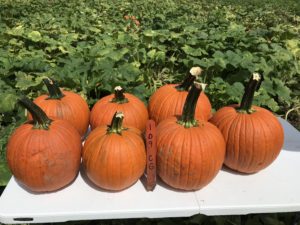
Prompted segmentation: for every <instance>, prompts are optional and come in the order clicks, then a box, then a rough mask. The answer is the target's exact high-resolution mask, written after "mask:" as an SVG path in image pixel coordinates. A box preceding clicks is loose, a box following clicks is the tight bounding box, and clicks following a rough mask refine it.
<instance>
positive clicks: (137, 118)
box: [90, 86, 149, 131]
mask: <svg viewBox="0 0 300 225" xmlns="http://www.w3.org/2000/svg"><path fill="white" fill-rule="evenodd" d="M117 111H121V112H123V113H124V126H130V127H136V128H138V129H140V130H141V131H144V130H145V128H146V123H147V120H148V117H149V116H148V111H147V108H146V106H145V105H144V103H143V102H142V101H141V100H140V99H138V98H137V97H135V96H134V95H132V94H129V93H124V89H123V88H122V87H120V86H117V87H116V88H115V93H114V94H111V95H108V96H106V97H104V98H101V99H100V100H99V101H98V102H97V103H96V104H95V105H94V107H93V109H92V111H91V119H90V124H91V127H92V129H95V128H96V127H98V126H102V125H109V124H110V122H111V120H112V118H113V116H114V114H115V112H117Z"/></svg>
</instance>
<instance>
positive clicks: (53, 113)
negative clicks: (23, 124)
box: [28, 78, 90, 136]
mask: <svg viewBox="0 0 300 225" xmlns="http://www.w3.org/2000/svg"><path fill="white" fill-rule="evenodd" d="M43 82H44V83H45V85H46V86H47V89H48V91H49V94H48V95H41V96H39V97H37V98H36V99H35V100H34V103H35V104H37V105H38V106H39V107H41V108H42V109H43V110H44V112H45V113H46V114H47V115H48V116H50V117H57V118H59V119H63V120H67V121H69V122H70V123H71V124H72V125H73V126H74V127H75V128H76V129H77V130H78V132H79V133H80V135H81V136H84V135H85V133H86V132H87V129H88V126H89V119H90V110H89V106H88V104H87V103H86V101H85V100H84V99H83V98H82V97H81V96H80V95H78V94H76V93H74V92H71V91H62V90H60V88H59V86H58V84H57V82H56V81H54V80H52V79H50V78H47V79H43ZM28 119H32V116H31V115H30V114H28Z"/></svg>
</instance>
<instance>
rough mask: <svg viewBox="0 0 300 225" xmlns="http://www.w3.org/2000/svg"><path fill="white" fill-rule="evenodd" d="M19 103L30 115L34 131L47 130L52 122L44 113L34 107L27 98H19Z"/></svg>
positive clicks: (36, 106)
mask: <svg viewBox="0 0 300 225" xmlns="http://www.w3.org/2000/svg"><path fill="white" fill-rule="evenodd" d="M19 103H20V104H21V105H22V106H24V107H25V108H26V109H27V110H28V111H29V112H30V113H31V115H32V118H33V128H34V129H43V130H48V129H49V126H50V124H51V122H52V120H51V119H49V117H48V116H47V115H46V113H45V112H44V111H43V110H42V109H41V108H40V107H39V106H38V105H36V104H35V103H34V102H32V101H31V100H30V99H29V98H27V97H22V98H20V99H19Z"/></svg>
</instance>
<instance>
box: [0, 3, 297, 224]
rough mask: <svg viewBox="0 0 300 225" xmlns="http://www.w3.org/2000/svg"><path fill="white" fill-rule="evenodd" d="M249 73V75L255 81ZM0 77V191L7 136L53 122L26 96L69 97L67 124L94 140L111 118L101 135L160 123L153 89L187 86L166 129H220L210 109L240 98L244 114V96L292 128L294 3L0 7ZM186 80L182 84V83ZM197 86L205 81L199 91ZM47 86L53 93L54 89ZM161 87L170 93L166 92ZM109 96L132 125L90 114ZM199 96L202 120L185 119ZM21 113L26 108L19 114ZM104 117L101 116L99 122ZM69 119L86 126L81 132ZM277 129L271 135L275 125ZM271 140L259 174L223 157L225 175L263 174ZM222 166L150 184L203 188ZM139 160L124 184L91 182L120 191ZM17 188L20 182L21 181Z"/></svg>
mask: <svg viewBox="0 0 300 225" xmlns="http://www.w3.org/2000/svg"><path fill="white" fill-rule="evenodd" d="M196 70H197V71H196ZM195 71H196V72H195ZM194 73H197V76H196V75H194ZM191 75H192V76H194V77H192V76H191ZM255 75H257V76H259V78H258V79H257V78H255ZM189 76H190V77H189ZM191 77H192V78H191ZM0 78H1V79H0V99H1V101H0V194H1V192H2V191H3V189H4V188H5V186H6V185H7V182H8V181H9V179H10V177H11V172H10V170H9V169H8V164H7V157H6V155H7V149H8V147H7V146H8V145H7V143H8V138H9V137H10V136H11V134H12V133H13V131H14V130H15V129H16V128H17V127H19V126H20V125H22V124H23V123H24V122H25V121H26V120H27V118H31V117H29V116H28V112H30V113H31V114H32V116H33V120H34V121H35V125H34V126H46V128H45V127H44V128H45V129H47V126H48V125H49V124H50V123H51V122H53V121H51V122H50V119H49V118H48V117H47V116H43V115H42V114H41V113H40V112H38V111H36V109H34V107H30V106H29V105H30V104H31V101H29V99H30V100H34V99H37V98H38V96H41V95H43V94H46V93H48V92H49V93H50V98H56V99H60V98H62V97H63V96H66V95H69V93H72V94H70V95H72V97H70V99H73V100H72V101H74V102H75V101H76V104H77V106H75V105H76V104H74V109H73V110H74V111H73V114H76V115H78V117H77V118H79V117H80V119H75V120H74V121H73V123H74V124H76V125H74V127H75V128H76V129H77V130H78V131H79V133H80V135H81V136H84V134H85V133H86V130H87V127H88V124H89V123H90V125H91V128H92V129H93V131H92V133H93V132H94V131H95V133H96V131H97V132H98V133H99V135H100V133H101V132H102V133H101V135H106V134H105V132H106V130H105V132H104V133H103V131H100V129H99V130H98V129H95V128H96V127H98V126H99V125H101V124H110V122H111V125H110V126H109V128H108V132H111V133H120V132H125V130H124V131H123V130H122V129H123V128H122V122H123V123H124V124H125V126H127V125H128V124H129V126H132V124H131V123H130V121H135V122H136V124H134V125H135V126H136V127H137V128H138V129H139V130H140V131H142V132H143V131H144V130H145V121H147V119H148V111H147V108H146V106H147V107H148V110H149V115H150V117H152V118H153V119H154V120H155V121H156V122H160V120H163V119H164V120H165V119H166V118H167V116H168V115H167V114H166V113H165V115H162V114H163V113H164V112H161V114H160V115H159V112H158V111H157V112H156V111H155V110H156V108H157V105H158V103H157V102H159V101H161V99H162V98H163V94H157V92H156V91H157V90H158V89H159V88H160V87H162V86H164V85H166V84H179V85H178V86H172V88H173V89H174V90H175V88H176V89H177V90H180V91H181V90H186V91H188V90H189V89H190V92H191V93H189V95H188V97H187V98H190V103H185V104H184V101H183V102H182V103H180V104H181V108H183V105H184V109H183V112H180V115H181V113H182V117H180V119H178V121H177V122H176V123H177V124H176V123H175V122H174V121H173V122H174V123H175V124H176V126H177V125H178V124H181V125H182V126H184V128H191V127H194V126H195V122H194V121H195V119H196V118H201V119H205V120H208V119H209V118H210V117H211V116H212V115H217V116H216V117H214V118H213V119H212V121H211V122H213V123H214V124H215V125H216V126H218V127H224V126H223V125H222V120H223V118H224V117H222V115H221V112H220V113H219V114H215V113H216V112H217V111H218V110H219V109H221V108H222V107H224V106H227V105H232V104H240V103H241V102H242V103H241V105H242V106H241V107H240V108H238V110H242V111H243V113H245V112H246V113H249V114H251V113H252V111H251V110H252V109H251V103H252V100H253V104H254V105H256V106H258V107H257V108H255V110H257V111H259V110H260V108H259V107H261V108H265V109H267V110H269V111H271V112H273V113H274V114H275V115H276V116H278V117H281V118H283V119H286V120H288V121H289V122H290V123H291V124H292V125H293V126H295V127H296V128H297V129H298V130H300V4H299V2H298V0H287V1H284V0H252V1H250V0H245V1H242V0H213V1H209V0H199V1H195V0H166V1H157V0H144V1H134V0H125V1H118V0H86V1H75V0H69V1H61V0H52V1H46V0H39V1H32V0H16V1H11V0H0ZM52 79H53V80H52ZM188 79H192V80H191V81H189V82H190V83H189V85H188V86H186V85H187V83H185V82H188ZM251 79H253V80H252V81H251ZM255 79H257V82H256V81H255ZM195 80H196V82H194V81H195ZM251 82H252V83H251ZM255 82H256V83H255ZM192 83H193V85H192ZM199 83H205V84H207V85H206V87H205V88H204V86H202V85H199ZM56 84H58V85H59V87H61V88H63V90H64V92H62V91H60V89H59V88H58V87H55V85H56ZM251 85H254V86H253V87H251ZM51 86H52V87H51ZM53 86H54V87H53ZM251 88H252V89H251ZM250 89H251V90H252V93H251V90H250ZM249 90H250V91H249ZM168 91H169V92H170V93H171V92H172V90H171V89H169V90H168ZM247 91H248V92H249V93H248V95H247V96H246V94H244V92H247ZM254 91H256V92H255V93H254ZM123 92H125V95H124V93H123ZM200 92H201V94H200ZM202 92H203V93H202ZM74 93H76V94H77V95H76V96H77V97H76V96H75V94H74ZM113 93H115V94H114V95H113ZM154 93H156V95H154ZM110 94H112V95H111V96H112V97H111V98H112V100H111V101H112V102H117V103H118V102H121V103H123V102H127V101H129V102H130V101H134V102H135V105H139V108H140V109H139V111H138V112H136V115H134V116H133V117H134V118H126V116H125V118H124V121H123V117H124V115H123V114H122V113H116V114H115V112H116V109H115V108H114V109H112V110H110V111H109V110H106V111H105V112H106V114H103V116H102V117H101V116H98V115H101V113H102V112H103V108H101V104H102V105H104V103H101V102H100V101H99V99H105V98H109V96H110ZM73 95H74V96H73ZM174 95H175V92H174ZM186 95H187V94H186ZM199 95H200V97H199V99H201V98H202V101H203V102H205V101H206V102H207V103H203V102H202V105H205V107H206V109H207V108H209V110H208V111H207V112H205V113H203V112H202V114H201V112H198V111H197V109H196V111H195V108H196V102H197V99H198V96H199ZM203 95H205V96H204V97H203ZM25 96H26V97H27V98H26V97H25ZM113 96H115V97H113ZM189 96H190V97H189ZM201 96H202V97H201ZM20 98H21V99H22V100H21V102H20V100H19V99H20ZM76 98H77V100H76ZM78 98H79V99H78ZM169 98H170V95H169ZM203 98H205V99H204V100H203ZM247 98H248V99H247ZM252 98H253V99H252ZM242 99H243V100H242ZM41 101H42V100H41ZM199 101H200V100H199ZM37 102H38V100H37V101H35V103H37ZM19 103H20V104H19ZM40 104H43V103H40ZM164 104H165V105H168V104H169V105H170V106H169V108H171V105H172V103H171V102H170V103H167V101H164ZM249 104H250V105H249ZM22 105H23V106H24V105H25V107H26V108H27V109H28V110H26V111H25V110H24V107H23V106H22ZM177 105H179V103H178V104H177ZM72 107H73V106H72ZM76 107H77V108H76ZM155 107H156V108H155ZM98 108H99V109H98ZM132 108H134V107H133V106H132ZM137 108H138V107H137ZM200 108H201V106H200ZM89 109H90V110H91V114H90V111H89ZM92 109H93V110H92ZM32 110H33V111H32ZM130 110H131V109H130ZM128 111H129V109H128ZM265 111H266V110H265ZM227 113H228V112H227ZM268 113H269V112H268ZM108 114H109V115H110V117H108V116H106V115H108ZM113 115H114V120H113V121H112V116H113ZM125 115H126V113H125ZM270 115H271V113H270ZM270 115H269V114H267V113H266V114H265V117H264V118H265V119H264V120H269V119H266V118H269V116H270ZM89 116H90V120H89V118H88V117H89ZM163 116H165V117H164V118H163ZM218 116H219V118H218ZM139 117H140V118H139ZM86 118H87V119H86ZM274 118H275V117H274ZM129 120H130V121H129ZM270 120H271V118H270ZM41 121H42V122H41ZM79 121H85V122H83V124H80V122H79ZM171 122H172V121H171V120H170V121H169V124H167V123H165V124H163V125H160V126H159V127H158V133H159V134H160V129H165V130H167V129H173V130H175V125H174V124H173V127H172V126H171ZM173 122H172V123H173ZM274 123H275V122H274ZM203 124H206V122H205V123H204V122H203V123H201V126H211V125H203ZM27 125H28V124H27ZM61 126H62V125H61ZM168 126H169V127H168ZM197 126H198V124H197ZM276 126H277V125H276ZM276 126H275V125H274V130H277V129H279V128H277V127H276ZM44 128H43V129H44ZM65 129H67V128H65ZM68 129H69V128H68ZM70 129H71V130H72V129H73V127H72V128H70ZM94 129H95V130H94ZM138 129H137V130H138ZM207 129H208V128H207ZM209 129H216V130H217V131H212V132H215V136H213V138H211V139H212V140H213V139H214V141H215V142H214V143H216V140H217V139H218V138H219V136H220V137H221V132H220V131H219V130H218V129H217V128H209ZM224 129H225V128H224ZM224 129H223V130H224ZM223 130H222V132H223ZM72 132H73V131H72ZM75 132H76V131H75ZM126 132H127V131H126ZM137 132H138V131H133V133H137ZM178 132H179V131H178ZM195 132H196V131H195ZM218 132H219V133H220V134H219V133H218ZM224 132H225V131H224ZM70 133H71V131H70ZM70 135H71V134H70ZM76 135H77V136H76ZM76 135H75V134H74V135H73V136H72V137H71V136H69V137H67V138H74V142H76V141H79V142H80V136H79V135H78V134H77V133H76ZM128 135H129V134H128ZM135 135H136V134H135ZM202 135H204V134H202ZM207 135H208V134H207ZM218 135H219V136H218ZM236 135H238V132H237V134H236ZM273 135H274V133H273ZM75 136H76V137H75ZM91 136H92V135H91ZM94 136H95V135H94ZM94 136H93V137H91V138H90V139H91V140H89V137H90V136H88V139H87V145H86V146H87V147H85V148H86V149H84V154H83V155H82V157H83V158H82V159H83V163H84V166H85V167H86V169H87V170H93V169H95V168H94V167H93V166H94V164H93V161H91V157H90V156H89V155H88V154H89V153H88V151H90V149H93V146H91V147H90V146H89V145H90V144H91V145H93V144H94V142H96V141H99V140H96V138H95V137H94ZM208 136H209V135H208ZM14 138H15V139H14V140H15V142H16V143H19V144H20V143H21V142H18V141H20V138H19V140H18V137H14ZM76 138H77V139H76ZM92 138H94V139H93V140H92ZM163 138H164V140H163ZM75 139H76V141H75ZM170 139H171V138H170V136H167V135H165V136H164V137H163V136H162V138H161V140H162V141H161V142H162V143H163V142H165V143H168V142H167V141H168V140H170ZM208 139H209V138H208ZM276 139H278V143H275V144H274V148H275V149H276V148H277V150H276V152H275V153H274V155H273V156H270V159H269V161H268V162H266V163H265V164H264V165H260V167H259V168H258V167H255V166H252V165H250V164H249V166H248V167H245V168H244V167H241V166H239V165H238V166H237V164H236V162H232V161H230V160H229V161H230V162H229V161H228V165H230V166H229V167H231V165H232V167H234V168H236V169H237V170H238V171H242V172H246V173H252V172H256V171H258V170H260V169H262V168H264V167H266V166H267V165H269V164H270V163H271V162H272V161H273V160H274V159H275V157H276V156H277V155H278V152H279V150H280V149H281V146H282V143H281V140H282V141H283V134H282V133H281V131H278V136H276ZM241 140H242V138H241ZM274 141H275V139H274ZM137 142H139V143H142V142H143V141H142V139H141V140H137ZM212 142H213V141H212ZM99 143H100V141H99ZM101 143H102V142H101ZM124 143H125V142H124ZM245 143H246V141H245ZM19 144H15V146H18V145H19ZM136 145H137V144H136ZM162 145H163V146H167V145H168V144H165V145H164V143H163V144H162ZM218 145H219V147H220V149H219V150H217V151H216V153H215V154H220V156H218V157H220V158H222V157H224V151H225V150H224V149H225V144H224V143H223V139H222V140H221V141H220V143H219V144H218ZM275 145H276V146H275ZM11 146H13V145H12V144H11ZM11 146H9V147H10V148H12V147H11ZM124 151H125V150H124ZM143 151H144V150H143V149H141V150H140V152H143ZM72 154H73V153H72ZM76 154H77V153H76ZM128 154H129V153H128ZM137 154H142V153H137ZM143 154H144V153H143ZM79 158H80V156H79V155H78V154H77V155H76V156H75V153H74V167H79V164H78V162H79ZM8 159H9V160H10V159H11V158H9V157H8ZM158 160H161V162H164V160H165V159H164V156H163V155H162V154H159V158H158ZM207 160H209V158H207ZM220 160H221V159H220ZM222 162H223V161H220V162H218V164H216V165H206V167H209V166H211V168H213V167H214V169H211V171H210V172H209V173H211V174H212V175H211V177H209V178H207V179H206V180H205V179H204V180H201V179H199V182H198V183H197V182H196V183H193V182H191V183H193V184H191V185H190V186H189V187H187V184H188V183H189V182H190V181H185V184H182V183H180V182H181V181H178V180H177V181H174V180H170V179H169V178H168V177H167V176H168V174H167V173H165V174H163V173H162V175H161V177H164V176H166V178H163V180H166V181H167V182H170V183H171V184H172V185H174V186H176V187H179V188H182V189H194V188H195V187H197V188H198V187H202V186H203V185H206V184H207V183H208V182H209V181H210V180H211V179H212V178H213V177H214V176H215V175H216V172H217V170H219V169H220V167H221V166H222ZM20 163H21V161H20ZM72 163H73V162H72ZM138 163H139V165H140V168H137V172H136V175H135V177H133V178H132V179H133V180H130V181H129V180H127V181H126V182H125V181H124V184H122V185H121V184H120V185H116V184H112V183H110V181H109V179H108V181H107V182H106V183H101V182H102V180H103V177H101V179H102V180H101V179H100V180H101V181H100V182H99V184H100V185H103V186H104V187H110V188H112V189H113V190H121V189H123V188H125V187H128V186H130V185H131V184H132V183H134V182H135V181H136V180H137V179H138V178H139V177H140V176H141V174H142V173H143V168H144V166H145V162H144V161H143V160H141V161H139V162H138ZM75 164H76V165H75ZM161 168H165V167H163V166H162V167H161ZM203 168H204V167H203ZM159 169H160V168H159ZM207 171H208V170H207ZM90 174H91V177H92V179H94V180H95V181H96V183H97V182H98V178H99V177H97V176H95V175H93V173H92V172H90ZM70 176H71V177H69V178H68V179H71V180H72V179H73V178H74V176H75V175H74V174H71V175H70ZM26 182H27V181H26ZM28 182H29V186H30V185H31V183H30V182H31V181H30V180H29V181H28ZM61 185H66V184H65V183H61ZM35 188H36V189H35V190H44V189H43V188H41V187H35ZM51 188H52V187H51ZM51 188H50V189H51ZM50 189H49V190H50ZM45 190H48V189H45ZM51 190H52V189H51ZM62 224H115V225H119V224H120V225H121V224H143V225H144V224H145V225H147V224H159V225H169V224H186V225H188V224H208V225H254V224H255V225H256V224H257V225H299V224H300V216H299V214H298V213H277V214H253V215H245V216H216V217H209V216H204V215H195V216H193V217H190V218H172V219H171V218H164V219H127V220H103V221H97V222H95V221H82V222H80V221H79V222H72V223H71V222H69V223H62Z"/></svg>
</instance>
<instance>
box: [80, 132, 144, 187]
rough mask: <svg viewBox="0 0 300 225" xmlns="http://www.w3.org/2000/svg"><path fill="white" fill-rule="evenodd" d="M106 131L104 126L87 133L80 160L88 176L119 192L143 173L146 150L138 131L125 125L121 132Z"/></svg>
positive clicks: (100, 185)
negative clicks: (125, 127) (126, 128)
mask: <svg viewBox="0 0 300 225" xmlns="http://www.w3.org/2000/svg"><path fill="white" fill-rule="evenodd" d="M106 133H107V126H100V127H97V128H96V129H94V130H93V131H92V132H91V133H90V135H89V136H88V138H87V140H86V142H85V144H84V147H83V154H82V163H83V167H84V169H85V172H86V174H87V176H88V178H89V179H90V180H91V181H92V182H93V183H94V184H96V185H97V186H99V187H101V188H104V189H107V190H113V191H120V190H122V189H125V188H128V187H130V186H131V185H132V184H134V183H135V182H136V181H137V180H138V179H139V178H140V177H141V176H142V174H143V173H144V169H145V166H146V150H145V146H144V142H143V140H142V138H141V132H140V130H138V129H136V128H128V130H123V131H122V135H119V134H115V133H111V134H106Z"/></svg>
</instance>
